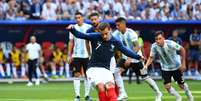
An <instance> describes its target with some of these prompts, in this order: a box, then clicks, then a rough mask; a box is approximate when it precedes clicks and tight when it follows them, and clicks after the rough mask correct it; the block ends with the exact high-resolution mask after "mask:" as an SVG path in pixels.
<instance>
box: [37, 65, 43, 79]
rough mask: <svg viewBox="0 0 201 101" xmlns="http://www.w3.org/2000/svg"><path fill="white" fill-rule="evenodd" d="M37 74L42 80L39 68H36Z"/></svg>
mask: <svg viewBox="0 0 201 101" xmlns="http://www.w3.org/2000/svg"><path fill="white" fill-rule="evenodd" d="M36 74H37V76H38V78H40V77H41V74H42V73H41V71H40V68H39V67H36Z"/></svg>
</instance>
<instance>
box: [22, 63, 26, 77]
mask: <svg viewBox="0 0 201 101" xmlns="http://www.w3.org/2000/svg"><path fill="white" fill-rule="evenodd" d="M25 74H26V64H22V66H21V77H25Z"/></svg>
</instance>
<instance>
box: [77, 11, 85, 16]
mask: <svg viewBox="0 0 201 101" xmlns="http://www.w3.org/2000/svg"><path fill="white" fill-rule="evenodd" d="M76 15H81V16H83V14H82V13H81V12H79V11H77V12H75V16H76Z"/></svg>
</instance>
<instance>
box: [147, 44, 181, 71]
mask: <svg viewBox="0 0 201 101" xmlns="http://www.w3.org/2000/svg"><path fill="white" fill-rule="evenodd" d="M180 48H181V46H180V45H179V44H178V43H176V42H174V41H172V40H165V43H164V45H163V46H162V47H161V46H158V45H157V44H156V42H155V43H153V44H152V46H151V52H150V56H151V57H154V56H155V55H156V54H157V55H158V56H159V60H160V65H161V69H162V70H164V71H173V70H177V69H178V68H179V67H180V66H181V58H180V56H179V55H178V54H177V51H178V50H180Z"/></svg>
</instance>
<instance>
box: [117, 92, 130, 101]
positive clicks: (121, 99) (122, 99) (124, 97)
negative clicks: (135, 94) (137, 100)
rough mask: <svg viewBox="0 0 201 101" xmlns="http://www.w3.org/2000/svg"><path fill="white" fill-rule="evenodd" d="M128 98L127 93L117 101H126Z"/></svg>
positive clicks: (121, 95)
mask: <svg viewBox="0 0 201 101" xmlns="http://www.w3.org/2000/svg"><path fill="white" fill-rule="evenodd" d="M127 98H128V96H127V94H126V93H122V94H120V95H119V96H118V98H117V101H125V100H126V99H127Z"/></svg>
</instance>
